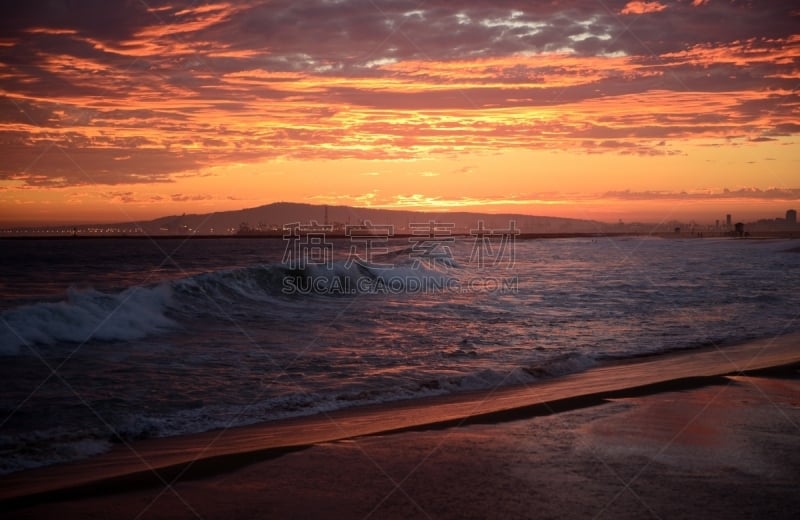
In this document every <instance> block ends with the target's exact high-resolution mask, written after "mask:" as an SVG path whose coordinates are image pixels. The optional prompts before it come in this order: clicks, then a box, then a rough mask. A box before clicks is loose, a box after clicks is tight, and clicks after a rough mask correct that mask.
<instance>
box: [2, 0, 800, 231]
mask: <svg viewBox="0 0 800 520" xmlns="http://www.w3.org/2000/svg"><path fill="white" fill-rule="evenodd" d="M799 134H800V3H798V2H796V1H787V0H758V1H755V0H674V1H667V0H652V1H628V0H564V1H558V0H550V1H544V0H543V1H519V0H498V1H493V2H485V1H480V2H478V1H450V0H272V1H249V0H245V1H236V2H233V1H231V2H221V1H212V2H169V1H167V2H163V1H154V0H138V1H136V0H132V1H120V2H107V1H103V0H82V1H68V0H62V1H57V0H48V1H39V0H26V1H24V2H23V1H12V2H3V3H2V7H0V223H5V224H15V223H16V224H31V223H79V222H80V223H87V222H120V221H129V220H144V219H149V218H155V217H158V216H163V215H171V214H181V213H205V212H211V211H219V210H229V209H240V208H246V207H253V206H258V205H261V204H267V203H270V202H278V201H290V202H304V203H315V204H344V205H353V206H363V207H376V208H389V209H392V208H398V209H424V210H442V211H454V210H460V211H482V212H492V213H495V212H496V213H499V212H514V213H524V214H532V215H551V216H568V217H575V218H590V219H598V220H604V221H613V222H616V221H618V220H620V219H621V220H623V221H637V220H638V221H668V220H672V219H682V220H696V221H697V222H700V223H705V222H714V220H715V219H724V216H725V214H726V213H733V215H734V218H735V219H737V220H747V219H756V218H765V217H769V218H772V217H781V216H783V215H784V214H785V211H786V210H787V209H789V208H796V209H800V173H799V172H800V148H799V147H798V139H799V138H800V135H799Z"/></svg>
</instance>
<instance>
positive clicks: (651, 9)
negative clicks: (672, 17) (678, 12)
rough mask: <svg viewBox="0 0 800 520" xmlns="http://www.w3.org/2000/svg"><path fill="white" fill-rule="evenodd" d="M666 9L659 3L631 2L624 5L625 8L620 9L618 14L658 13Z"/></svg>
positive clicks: (636, 0)
mask: <svg viewBox="0 0 800 520" xmlns="http://www.w3.org/2000/svg"><path fill="white" fill-rule="evenodd" d="M666 8H667V6H666V5H664V4H662V3H661V2H641V1H638V0H634V1H633V2H628V3H627V4H625V7H623V8H622V10H621V11H620V14H647V13H658V12H661V11H663V10H664V9H666Z"/></svg>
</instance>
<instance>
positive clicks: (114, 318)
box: [0, 284, 174, 355]
mask: <svg viewBox="0 0 800 520" xmlns="http://www.w3.org/2000/svg"><path fill="white" fill-rule="evenodd" d="M171 297H172V291H171V289H170V286H169V285H168V284H161V285H157V286H154V287H131V288H129V289H126V290H124V291H122V292H120V293H117V294H111V293H103V292H100V291H96V290H94V289H87V290H77V289H70V290H69V291H68V292H67V299H66V300H63V301H60V302H43V303H36V304H33V305H25V306H22V307H17V308H15V309H9V310H7V311H4V312H3V313H2V315H1V316H2V325H0V326H2V329H0V355H15V354H18V353H19V352H20V347H22V346H25V345H29V346H30V345H34V344H37V343H38V344H53V343H55V342H59V341H65V342H72V343H82V342H85V341H89V340H93V339H95V340H103V341H113V340H133V339H139V338H142V337H144V336H146V335H148V334H151V333H154V332H156V331H159V330H163V329H166V328H170V327H173V326H174V322H173V321H172V320H171V319H169V318H168V317H167V316H166V315H165V314H164V312H165V310H166V308H167V306H168V304H169V302H170V300H171Z"/></svg>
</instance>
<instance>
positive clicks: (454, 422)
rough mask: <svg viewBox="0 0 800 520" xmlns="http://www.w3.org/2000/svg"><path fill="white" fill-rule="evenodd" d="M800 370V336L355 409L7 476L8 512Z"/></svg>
mask: <svg viewBox="0 0 800 520" xmlns="http://www.w3.org/2000/svg"><path fill="white" fill-rule="evenodd" d="M798 364H800V333H794V334H788V335H784V336H780V337H777V338H769V339H762V340H755V341H749V342H746V343H743V344H740V345H733V346H727V347H724V348H721V349H716V348H713V347H709V348H705V349H698V350H690V351H678V352H674V351H673V352H671V353H667V354H663V355H659V356H647V357H644V358H635V359H633V360H632V361H629V362H623V361H612V362H609V363H605V364H603V365H601V366H598V367H595V368H592V369H589V370H587V371H584V372H579V373H575V374H570V375H567V376H562V377H559V378H555V379H548V380H542V381H539V382H537V383H534V384H529V385H524V386H514V387H501V388H497V389H493V390H486V391H479V392H469V393H459V394H449V395H444V396H435V397H429V398H424V399H415V400H407V401H395V402H390V403H383V404H376V405H367V406H363V407H356V408H347V409H343V410H338V411H336V412H331V413H327V414H318V415H313V416H306V417H300V418H294V419H286V420H281V421H273V422H268V423H260V424H256V425H250V426H243V427H237V428H232V429H229V430H214V431H210V432H205V433H201V434H193V435H187V436H179V437H167V438H159V439H149V440H144V441H138V442H135V443H133V444H130V445H120V446H116V447H115V448H114V449H112V451H111V452H109V453H106V454H103V455H99V456H96V457H92V458H89V459H85V460H82V461H77V462H74V463H68V464H63V465H54V466H48V467H45V468H37V469H32V470H25V471H21V472H16V473H13V474H10V475H6V476H4V477H0V510H13V509H17V508H24V507H28V506H32V505H35V504H39V503H42V502H51V501H59V500H74V499H76V498H80V497H83V498H85V497H90V496H95V495H104V494H109V493H119V492H129V491H131V490H137V489H145V488H150V487H153V486H160V485H163V484H164V483H165V482H170V481H172V480H173V479H178V478H179V479H181V480H186V479H198V478H206V477H209V476H212V475H216V474H220V473H227V472H230V471H234V470H237V469H239V468H242V467H245V466H247V465H249V464H253V463H255V462H259V461H265V460H270V459H273V458H276V457H279V456H281V455H286V454H288V453H291V452H295V451H299V450H304V449H307V448H309V447H311V446H315V445H319V444H324V443H330V442H336V441H343V440H346V439H354V438H360V437H365V436H380V435H387V434H394V433H399V432H409V431H433V430H441V429H445V428H453V427H461V426H466V425H475V424H496V423H502V422H506V421H513V420H519V419H525V418H531V417H538V416H543V415H553V414H557V413H560V412H564V411H569V410H578V409H582V408H587V407H592V406H596V405H599V404H602V403H606V402H608V401H609V400H613V399H625V398H633V397H638V396H643V395H654V394H658V393H663V392H672V391H677V390H687V389H691V388H701V387H704V386H707V385H713V384H718V383H720V382H724V381H725V380H726V376H730V375H742V374H758V373H763V371H767V372H769V371H775V370H777V371H780V370H782V369H786V367H790V368H789V369H790V370H791V369H793V368H794V367H797V366H798Z"/></svg>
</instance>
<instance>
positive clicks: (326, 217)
mask: <svg viewBox="0 0 800 520" xmlns="http://www.w3.org/2000/svg"><path fill="white" fill-rule="evenodd" d="M327 225H328V205H327V204H326V205H325V226H327Z"/></svg>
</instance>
